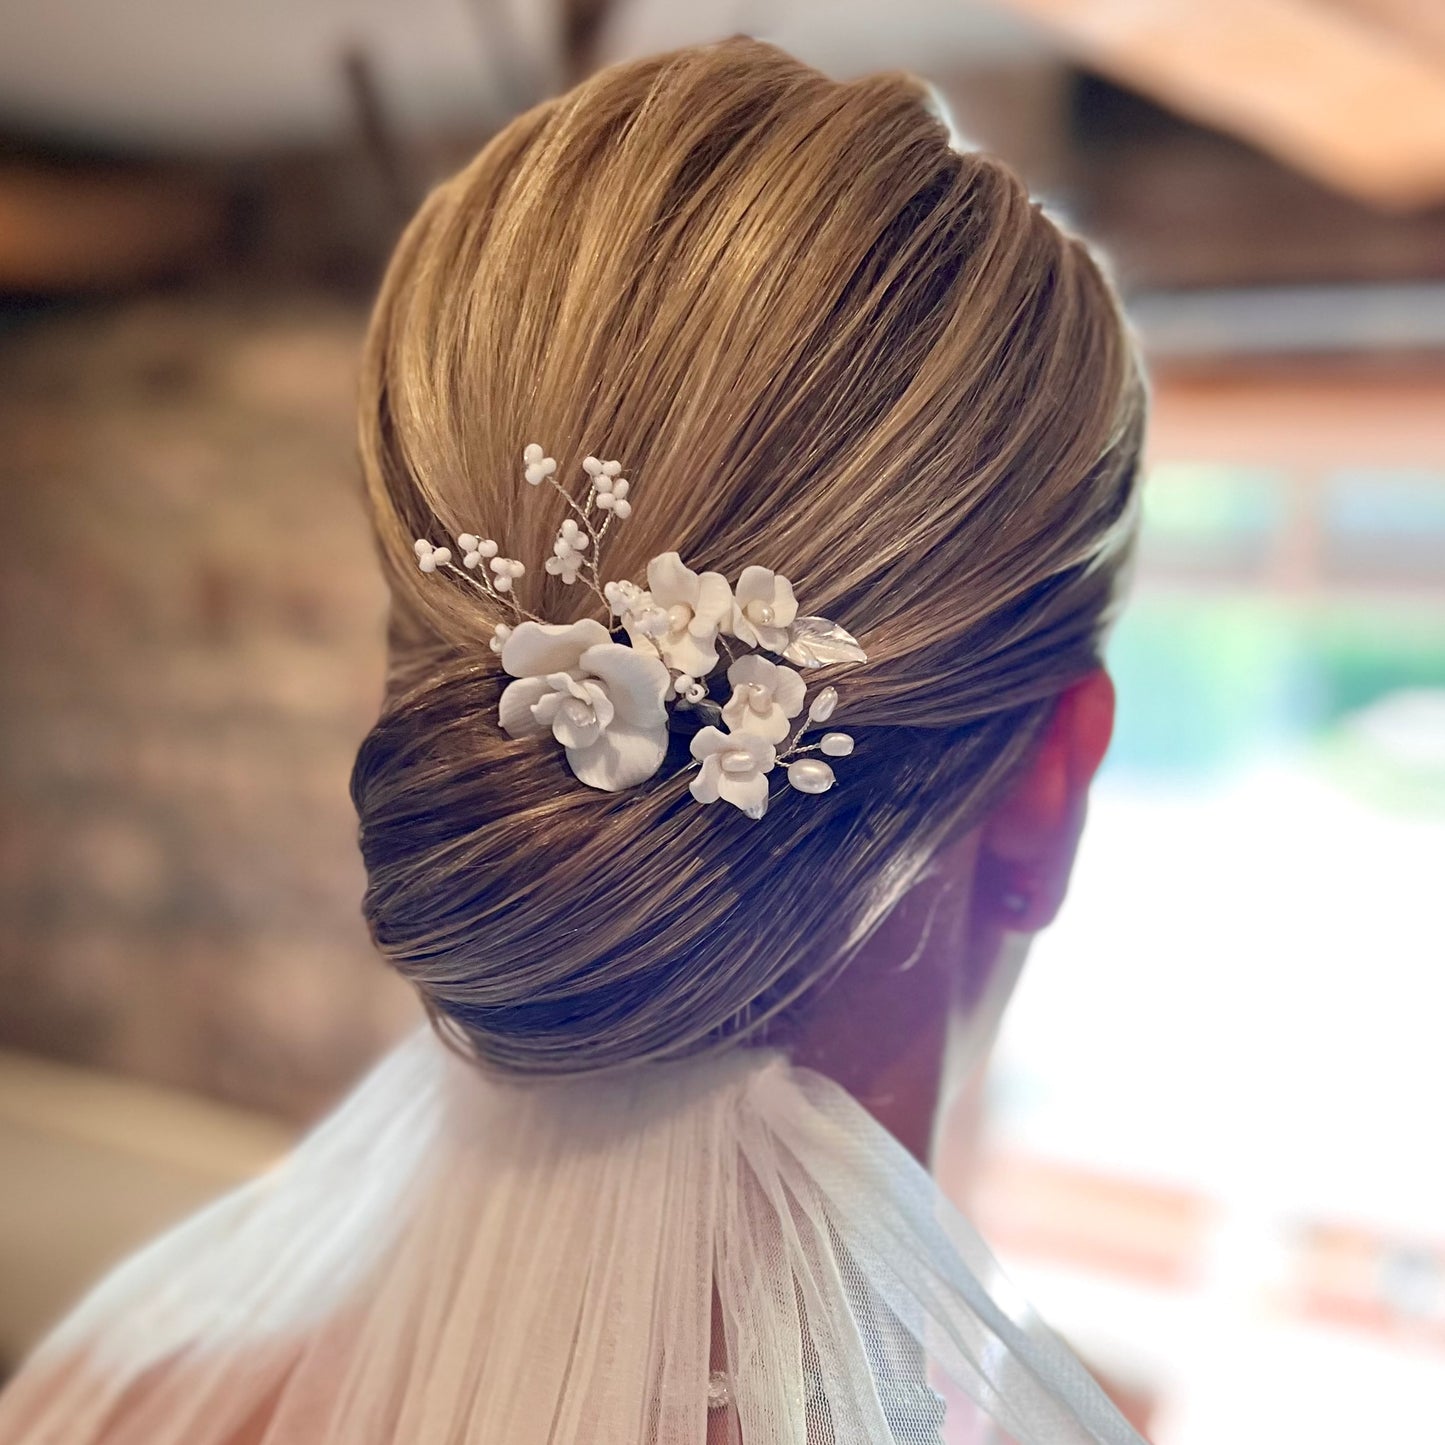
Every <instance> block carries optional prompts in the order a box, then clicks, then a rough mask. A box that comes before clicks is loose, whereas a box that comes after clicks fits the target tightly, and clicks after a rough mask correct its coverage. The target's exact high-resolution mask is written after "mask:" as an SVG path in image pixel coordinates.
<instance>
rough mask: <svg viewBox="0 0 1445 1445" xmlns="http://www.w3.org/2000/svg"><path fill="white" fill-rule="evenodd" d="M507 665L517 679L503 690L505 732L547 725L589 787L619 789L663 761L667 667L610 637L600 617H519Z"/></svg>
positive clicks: (518, 733)
mask: <svg viewBox="0 0 1445 1445" xmlns="http://www.w3.org/2000/svg"><path fill="white" fill-rule="evenodd" d="M502 667H503V669H504V670H505V671H506V672H508V673H510V674H511V675H512V676H513V677H514V678H516V679H517V680H516V681H515V682H512V683H509V684H508V685H507V687H506V690H505V691H504V692H503V693H502V699H501V704H500V706H499V708H498V712H499V715H500V721H501V725H502V730H503V731H504V732H506V733H508V734H509V735H510V736H512V737H523V736H526V735H527V734H529V733H536V732H542V731H543V730H545V729H548V728H550V729H551V731H552V735H553V736H554V737H555V738H556V739H557V741H558V742H559V743H561V744H562V746H563V747H564V748H566V750H567V762H568V765H569V766H570V767H571V769H572V771H573V772H574V773H575V774H576V775H577V776H578V778H580V779H581V780H582V782H584V783H586V784H587V786H588V787H590V788H600V789H602V790H603V791H604V792H608V793H615V792H618V791H620V790H621V789H623V788H631V787H635V786H636V785H637V784H638V783H642V782H645V781H646V780H647V779H648V778H650V777H651V776H652V775H653V774H654V773H655V772H656V771H657V770H658V768H659V767H661V766H662V760H663V758H664V756H665V755H666V753H667V710H666V708H665V706H664V699H665V697H666V696H667V689H668V685H669V681H670V679H669V677H668V671H667V668H666V667H665V666H663V664H662V663H661V662H660V661H659V660H658V659H657V658H656V657H653V656H649V655H648V654H646V653H644V652H639V651H638V650H637V649H636V648H632V647H624V646H623V645H622V644H621V643H617V642H613V641H612V638H611V635H610V634H609V633H608V631H607V629H606V628H605V627H604V626H603V625H602V624H601V623H600V622H597V621H595V620H593V619H591V618H586V619H584V620H582V621H581V622H572V623H566V624H562V623H550V622H519V623H518V624H517V625H516V626H515V627H514V628H513V629H512V630H511V632H510V633H509V634H508V635H507V637H506V639H505V641H504V642H503V644H502Z"/></svg>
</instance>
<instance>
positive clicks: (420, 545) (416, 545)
mask: <svg viewBox="0 0 1445 1445" xmlns="http://www.w3.org/2000/svg"><path fill="white" fill-rule="evenodd" d="M411 549H412V551H413V552H415V553H416V555H417V556H418V557H425V556H426V554H427V553H428V552H430V551H431V543H430V542H428V541H427V539H426V538H425V537H418V538H417V539H416V541H415V542H413V543H412V544H411Z"/></svg>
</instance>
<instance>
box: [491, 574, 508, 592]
mask: <svg viewBox="0 0 1445 1445" xmlns="http://www.w3.org/2000/svg"><path fill="white" fill-rule="evenodd" d="M492 586H493V587H495V588H496V589H497V591H498V592H510V591H511V590H512V579H511V578H510V577H498V578H497V580H496V581H495V582H493V583H492Z"/></svg>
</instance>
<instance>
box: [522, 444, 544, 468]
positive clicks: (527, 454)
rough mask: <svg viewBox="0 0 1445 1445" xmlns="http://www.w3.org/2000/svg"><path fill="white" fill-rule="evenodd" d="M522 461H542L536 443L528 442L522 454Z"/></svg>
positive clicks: (540, 450) (540, 451)
mask: <svg viewBox="0 0 1445 1445" xmlns="http://www.w3.org/2000/svg"><path fill="white" fill-rule="evenodd" d="M522 460H523V461H524V462H527V463H529V464H530V463H532V462H540V461H541V460H542V448H541V447H539V446H538V445H537V443H536V442H528V443H527V445H526V447H525V449H524V450H523V452H522Z"/></svg>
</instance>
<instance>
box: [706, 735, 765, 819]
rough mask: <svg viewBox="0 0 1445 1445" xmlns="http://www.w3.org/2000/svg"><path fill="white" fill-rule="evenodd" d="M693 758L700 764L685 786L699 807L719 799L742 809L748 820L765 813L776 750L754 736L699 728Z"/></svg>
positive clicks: (762, 739) (757, 736)
mask: <svg viewBox="0 0 1445 1445" xmlns="http://www.w3.org/2000/svg"><path fill="white" fill-rule="evenodd" d="M692 755H693V757H694V758H696V759H697V760H698V761H699V762H700V763H701V764H702V767H701V769H700V770H699V771H698V775H697V777H695V778H694V779H693V780H692V782H691V783H690V784H689V785H688V790H689V792H691V793H692V795H693V797H694V798H696V799H697V801H698V802H699V803H715V802H717V800H718V799H719V798H722V799H723V800H724V801H725V802H728V803H731V804H732V805H733V806H734V807H737V808H741V809H742V810H743V812H744V813H746V814H747V815H748V817H749V818H761V817H762V816H763V814H764V813H766V812H767V810H768V774H769V773H770V772H771V771H772V770H773V766H774V764H775V763H776V762H777V760H778V754H777V749H775V748H774V747H773V745H772V743H770V742H768V740H767V739H766V738H763V737H760V736H759V735H758V734H757V733H734V734H728V733H725V732H723V731H722V730H721V729H720V728H714V727H706V728H701V729H699V730H698V732H696V733H695V734H694V735H693V739H692Z"/></svg>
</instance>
